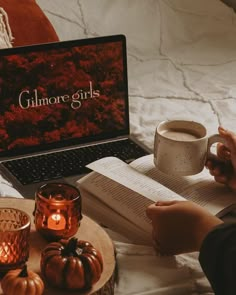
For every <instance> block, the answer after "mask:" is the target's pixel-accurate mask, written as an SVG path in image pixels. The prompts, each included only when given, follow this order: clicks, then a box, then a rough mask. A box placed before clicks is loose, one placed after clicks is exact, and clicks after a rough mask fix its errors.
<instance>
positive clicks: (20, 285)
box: [1, 265, 44, 295]
mask: <svg viewBox="0 0 236 295" xmlns="http://www.w3.org/2000/svg"><path fill="white" fill-rule="evenodd" d="M1 286H2V291H3V294H6V295H15V294H21V295H29V294H30V295H41V294H43V291H44V283H43V281H42V279H41V278H40V276H39V275H38V274H37V273H35V272H33V271H31V270H27V266H26V265H25V266H24V268H23V269H13V270H9V271H8V272H7V274H6V275H5V276H4V277H3V279H2V281H1Z"/></svg>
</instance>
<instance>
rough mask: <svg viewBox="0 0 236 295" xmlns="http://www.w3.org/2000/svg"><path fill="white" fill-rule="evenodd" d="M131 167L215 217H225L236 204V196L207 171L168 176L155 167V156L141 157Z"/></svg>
mask: <svg viewBox="0 0 236 295" xmlns="http://www.w3.org/2000/svg"><path fill="white" fill-rule="evenodd" d="M130 165H131V166H132V167H133V168H134V169H136V170H137V171H139V172H140V173H143V174H145V175H146V176H148V177H150V178H152V179H153V180H155V181H157V182H159V183H161V184H162V185H164V186H165V187H167V188H169V189H170V190H173V191H175V192H176V193H177V194H179V195H181V196H182V197H184V198H185V199H187V200H190V201H193V202H195V203H197V204H199V205H201V206H202V207H205V208H206V209H208V210H209V211H210V212H211V213H212V214H214V215H217V216H223V215H224V214H225V213H226V212H229V211H230V210H232V206H235V204H236V194H235V193H233V192H232V191H231V190H230V189H229V188H227V187H225V186H224V185H221V184H219V183H216V182H215V180H214V178H213V177H212V176H211V175H210V174H209V171H208V170H207V169H204V170H203V171H202V172H201V173H199V174H196V175H191V176H170V175H166V174H164V173H162V172H160V171H159V170H158V169H157V168H156V167H155V165H154V162H153V155H148V156H144V157H141V158H139V159H137V160H135V161H133V162H132V163H130Z"/></svg>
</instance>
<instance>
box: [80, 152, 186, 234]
mask: <svg viewBox="0 0 236 295" xmlns="http://www.w3.org/2000/svg"><path fill="white" fill-rule="evenodd" d="M87 167H89V168H90V169H93V170H94V171H96V172H92V173H90V174H89V175H87V176H85V177H83V178H81V179H79V181H78V186H79V188H82V189H84V190H87V191H88V192H89V193H91V194H93V195H96V196H97V198H99V199H100V200H101V201H102V202H103V203H105V204H106V205H108V206H109V207H110V208H112V209H113V210H114V211H116V212H118V213H119V214H120V215H122V216H124V217H125V218H128V219H129V220H132V222H133V223H135V224H136V225H137V226H138V227H140V228H141V229H142V230H144V231H145V232H149V233H150V232H151V227H150V219H149V218H148V217H147V216H146V208H147V207H148V206H149V205H150V204H152V203H153V202H156V201H161V200H163V201H164V200H173V199H175V200H176V199H178V200H184V199H183V198H182V197H180V196H179V195H177V194H176V193H174V192H172V191H170V190H168V189H167V188H165V187H163V186H162V185H161V184H159V183H158V182H156V181H154V180H153V179H151V178H149V177H147V176H145V175H143V174H141V173H139V172H137V171H136V170H135V169H133V168H132V167H130V166H129V165H128V164H126V163H124V162H123V161H121V160H119V159H118V158H115V157H107V158H103V159H100V160H97V161H95V162H93V163H91V164H89V165H88V166H87ZM84 202H86V200H84ZM111 218H112V216H111Z"/></svg>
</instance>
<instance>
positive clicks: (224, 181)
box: [215, 175, 228, 184]
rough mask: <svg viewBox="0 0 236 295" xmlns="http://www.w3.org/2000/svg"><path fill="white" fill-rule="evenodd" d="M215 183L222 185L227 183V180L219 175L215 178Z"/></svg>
mask: <svg viewBox="0 0 236 295" xmlns="http://www.w3.org/2000/svg"><path fill="white" fill-rule="evenodd" d="M215 181H216V182H219V183H222V184H227V183H228V178H227V177H226V176H224V175H219V176H215Z"/></svg>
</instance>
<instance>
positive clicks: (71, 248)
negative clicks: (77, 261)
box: [63, 238, 77, 255]
mask: <svg viewBox="0 0 236 295" xmlns="http://www.w3.org/2000/svg"><path fill="white" fill-rule="evenodd" d="M76 249H77V238H71V239H70V240H69V242H68V244H67V245H66V247H65V248H64V251H63V252H64V254H65V255H74V254H75V253H76Z"/></svg>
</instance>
